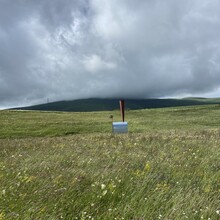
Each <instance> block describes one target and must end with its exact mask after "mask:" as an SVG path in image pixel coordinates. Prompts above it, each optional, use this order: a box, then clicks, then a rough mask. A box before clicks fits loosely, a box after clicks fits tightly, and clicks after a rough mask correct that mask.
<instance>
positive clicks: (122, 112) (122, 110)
mask: <svg viewBox="0 0 220 220" xmlns="http://www.w3.org/2000/svg"><path fill="white" fill-rule="evenodd" d="M119 103H120V110H121V117H122V121H123V122H124V121H125V101H124V100H120V101H119Z"/></svg>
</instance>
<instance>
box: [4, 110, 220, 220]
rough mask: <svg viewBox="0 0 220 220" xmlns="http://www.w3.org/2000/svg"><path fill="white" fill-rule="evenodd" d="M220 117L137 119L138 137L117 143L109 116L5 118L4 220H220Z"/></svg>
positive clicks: (146, 113) (188, 113) (179, 113)
mask: <svg viewBox="0 0 220 220" xmlns="http://www.w3.org/2000/svg"><path fill="white" fill-rule="evenodd" d="M204 113H206V114H209V115H210V116H213V117H214V116H215V118H214V119H213V118H211V117H210V118H209V117H208V115H204ZM217 113H218V109H217V107H215V106H212V107H208V109H207V108H204V107H196V108H176V109H166V110H164V109H159V110H143V111H135V112H133V111H131V112H128V115H129V117H128V119H129V120H130V121H129V125H130V127H129V129H130V131H131V132H130V133H129V134H126V135H112V134H111V133H110V131H111V125H110V122H109V121H108V120H109V119H108V115H109V112H104V113H99V114H96V113H91V114H90V113H86V114H84V113H82V114H81V113H78V114H76V113H74V114H71V113H63V114H59V116H60V118H59V119H58V117H55V116H57V113H50V114H49V113H35V112H1V122H2V123H3V124H4V126H5V133H4V130H3V131H2V130H1V137H2V139H0V219H1V220H2V219H139V220H140V219H166V220H168V219H169V220H170V219H207V220H208V219H211V220H213V219H216V220H217V219H220V205H219V204H220V203H219V201H220V153H219V152H220V151H219V146H220V138H219V137H220V129H219V128H218V127H217V124H218V122H219V121H218V120H219V117H218V115H217ZM114 114H115V115H116V114H118V113H117V112H115V113H114ZM13 115H14V116H13ZM12 116H13V117H12ZM89 116H90V117H91V120H89V121H90V122H88V123H91V127H90V130H89V129H88V128H87V130H86V127H87V120H88V119H90V117H89ZM115 117H118V119H119V117H120V116H119V115H116V116H115ZM7 118H8V119H7ZM12 118H13V121H14V124H12V126H14V127H13V128H14V129H12V130H11V131H10V130H9V127H10V126H9V124H8V125H6V124H7V120H12ZM24 118H25V120H22V119H24ZM27 118H29V120H27ZM62 118H63V120H64V121H65V122H66V123H67V128H65V123H64V122H63V124H62V123H60V124H59V123H58V124H57V125H56V124H55V122H61V121H62ZM74 119H75V121H74V123H75V125H77V123H78V124H80V123H81V129H82V130H80V132H79V133H80V134H74V135H70V134H68V135H67V134H65V132H67V131H68V132H70V131H71V129H72V128H73V127H74V126H73V127H72V128H71V127H68V122H69V123H70V124H71V120H74ZM153 119H154V120H153ZM105 120H106V121H105ZM116 120H117V119H116ZM34 121H35V123H34ZM153 122H154V123H153ZM21 123H22V126H21ZM43 123H45V128H42V127H41V126H42V124H43ZM40 125H41V126H40ZM52 125H53V126H54V127H55V128H54V133H53V132H52V130H50V129H51V127H53V126H52ZM7 126H8V128H7ZM59 126H60V127H59ZM71 126H72V125H71ZM99 126H100V127H101V129H100V132H99ZM22 127H24V128H26V129H27V128H28V129H27V130H25V131H22V129H21V128H22ZM46 127H48V129H49V130H50V132H46ZM16 128H17V130H16ZM84 128H85V130H84ZM19 129H20V133H18V131H19ZM29 129H32V131H30V130H29ZM38 129H41V134H38V135H36V133H35V131H37V130H38ZM76 129H77V128H76ZM6 131H7V132H6ZM25 134H27V135H26V136H25ZM36 136H39V137H36Z"/></svg>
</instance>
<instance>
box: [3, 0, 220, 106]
mask: <svg viewBox="0 0 220 220" xmlns="http://www.w3.org/2000/svg"><path fill="white" fill-rule="evenodd" d="M219 7H220V2H219V1H217V0H212V1H209V0H203V1H202V2H201V1H199V0H195V1H193V2H192V1H190V0H186V1H183V2H177V1H176V0H167V1H166V2H164V1H161V0H147V1H146V0H139V1H135V0H120V1H118V0H74V1H73V0H62V1H61V0H53V1H50V0H38V1H34V0H18V1H14V0H0V107H1V106H6V105H7V106H13V105H24V104H32V103H40V102H46V100H47V98H50V100H53V101H55V100H62V99H77V98H89V97H125V98H147V97H164V96H181V95H189V94H190V95H195V94H205V93H208V92H212V91H216V90H218V89H219V87H220V63H219V60H220V38H219V36H220V14H219ZM217 94H218V93H217Z"/></svg>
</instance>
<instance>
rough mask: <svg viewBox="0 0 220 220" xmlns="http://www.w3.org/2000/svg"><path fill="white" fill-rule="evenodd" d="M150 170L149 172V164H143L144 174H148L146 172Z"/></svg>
mask: <svg viewBox="0 0 220 220" xmlns="http://www.w3.org/2000/svg"><path fill="white" fill-rule="evenodd" d="M150 170H151V167H150V164H149V163H146V164H145V167H144V171H145V172H148V171H150Z"/></svg>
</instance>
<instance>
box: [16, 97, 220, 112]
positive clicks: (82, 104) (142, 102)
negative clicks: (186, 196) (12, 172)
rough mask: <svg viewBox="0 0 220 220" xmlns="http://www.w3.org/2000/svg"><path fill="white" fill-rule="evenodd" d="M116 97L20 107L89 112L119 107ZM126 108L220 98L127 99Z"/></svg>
mask: <svg viewBox="0 0 220 220" xmlns="http://www.w3.org/2000/svg"><path fill="white" fill-rule="evenodd" d="M118 101H119V100H118V99H80V100H73V101H59V102H52V103H47V104H41V105H34V106H28V107H21V108H16V109H21V110H40V111H68V112H91V111H112V110H115V109H118V108H119V104H118ZM125 101H126V106H125V108H126V109H131V110H137V109H146V108H164V107H176V106H191V105H204V104H205V105H207V104H217V103H220V99H206V98H186V99H136V100H135V99H127V100H125Z"/></svg>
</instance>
